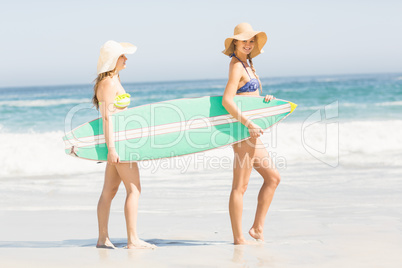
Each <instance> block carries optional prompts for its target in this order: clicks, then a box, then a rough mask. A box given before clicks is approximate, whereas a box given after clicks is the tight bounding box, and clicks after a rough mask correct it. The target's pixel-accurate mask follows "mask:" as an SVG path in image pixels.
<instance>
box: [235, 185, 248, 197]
mask: <svg viewBox="0 0 402 268" xmlns="http://www.w3.org/2000/svg"><path fill="white" fill-rule="evenodd" d="M247 187H248V184H244V185H238V186H236V187H233V188H232V193H235V194H241V195H244V193H245V192H246V190H247Z"/></svg>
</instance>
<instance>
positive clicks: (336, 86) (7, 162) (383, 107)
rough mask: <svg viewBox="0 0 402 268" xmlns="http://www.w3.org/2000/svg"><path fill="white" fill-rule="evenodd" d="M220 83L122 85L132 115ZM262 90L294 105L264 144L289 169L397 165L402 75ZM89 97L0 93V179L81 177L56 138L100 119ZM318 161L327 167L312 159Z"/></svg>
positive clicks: (44, 91) (64, 89) (287, 81)
mask: <svg viewBox="0 0 402 268" xmlns="http://www.w3.org/2000/svg"><path fill="white" fill-rule="evenodd" d="M225 83H226V80H224V79H221V80H202V81H174V82H147V83H124V81H123V86H124V87H125V89H126V91H127V92H128V93H130V94H131V101H132V102H131V106H130V107H133V106H137V105H143V104H148V103H153V102H159V101H164V100H171V99H178V98H190V97H201V96H214V95H222V94H223V91H224V88H225ZM262 83H263V91H264V94H272V95H274V96H275V97H277V98H280V99H285V100H289V101H292V102H294V103H296V104H298V107H297V109H296V110H295V112H294V113H293V114H292V115H291V116H290V117H288V118H287V119H286V120H285V121H283V122H282V123H280V125H279V126H278V129H276V130H275V131H270V132H271V133H268V134H267V136H268V137H265V140H266V141H267V144H268V146H269V145H271V147H275V148H272V149H273V151H275V149H277V150H280V151H281V152H282V156H283V157H286V159H287V161H288V162H289V161H294V162H295V163H298V162H299V161H310V162H311V163H313V164H314V163H315V162H316V163H317V164H319V163H324V164H330V165H332V166H337V165H339V163H342V162H343V164H344V165H353V164H356V165H366V164H367V165H385V166H401V165H402V161H400V160H401V158H400V155H401V154H400V152H401V151H402V138H401V137H402V135H400V134H401V133H402V74H362V75H337V76H311V77H281V78H265V79H262ZM92 94H93V89H92V85H91V84H87V85H65V86H43V87H21V88H19V87H13V88H0V99H1V101H0V142H1V144H2V150H1V151H0V162H1V163H3V164H2V166H3V168H2V169H1V170H0V176H1V177H14V176H38V175H55V174H58V175H63V174H70V173H71V172H73V173H74V172H80V171H82V172H84V171H86V170H87V168H88V165H90V164H87V163H86V164H83V165H82V169H80V168H78V167H77V169H76V170H74V169H70V168H68V167H66V166H65V165H64V164H62V163H66V161H71V159H70V158H69V157H68V156H66V155H64V153H63V149H62V148H63V143H62V140H61V137H62V136H63V135H64V133H65V132H66V131H69V130H71V129H72V128H74V127H77V126H79V125H81V124H83V123H85V122H87V121H90V120H92V119H95V118H97V117H99V112H98V111H96V109H95V108H94V107H93V106H92V104H91V98H92ZM329 114H330V118H328V116H329ZM317 118H318V119H317ZM312 120H313V121H314V122H313V123H311V122H310V121H312ZM278 131H280V135H279V134H278ZM274 132H275V133H274ZM273 139H275V142H274V141H273ZM278 141H282V142H283V145H281V146H279V145H278ZM270 143H271V144H270ZM273 145H275V146H273ZM331 148H332V149H331ZM328 150H332V151H333V152H329V151H328ZM314 151H316V152H314ZM324 151H325V152H324ZM328 153H329V154H331V155H330V156H328ZM216 154H218V155H219V152H216ZM317 154H318V155H317ZM325 154H327V155H325ZM321 156H324V158H325V157H329V158H331V159H332V160H328V161H326V160H325V159H324V161H322V160H323V159H317V158H320V157H321ZM335 158H336V159H335ZM334 159H335V160H334ZM316 160H318V161H316ZM83 162H85V161H83ZM325 162H326V163H325ZM329 162H331V163H329ZM91 164H92V163H91ZM92 165H93V164H92ZM78 166H81V165H80V164H78ZM95 166H96V165H95ZM95 170H98V169H97V168H95Z"/></svg>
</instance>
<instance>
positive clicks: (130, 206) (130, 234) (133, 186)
mask: <svg viewBox="0 0 402 268" xmlns="http://www.w3.org/2000/svg"><path fill="white" fill-rule="evenodd" d="M116 168H117V172H118V173H119V175H120V178H121V179H122V181H123V183H124V186H125V187H126V192H127V197H126V203H125V205H124V215H125V217H126V226H127V248H129V249H131V248H155V247H156V246H155V245H152V244H149V243H147V242H145V241H142V240H140V238H139V237H138V234H137V215H138V200H139V198H140V193H141V184H140V173H139V170H138V165H137V163H124V164H123V163H121V164H118V165H116Z"/></svg>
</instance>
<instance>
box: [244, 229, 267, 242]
mask: <svg viewBox="0 0 402 268" xmlns="http://www.w3.org/2000/svg"><path fill="white" fill-rule="evenodd" d="M248 233H249V234H250V235H251V237H252V238H254V239H255V240H257V241H261V242H263V241H264V234H263V232H262V230H257V229H255V228H251V229H250V231H248Z"/></svg>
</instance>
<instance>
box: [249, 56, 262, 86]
mask: <svg viewBox="0 0 402 268" xmlns="http://www.w3.org/2000/svg"><path fill="white" fill-rule="evenodd" d="M247 59H248V61H249V62H250V67H251V70H252V71H253V74H254V76H255V78H257V80H258V83H259V84H260V90H261V93H262V85H261V81H260V78H259V77H258V75H257V74H256V73H255V68H254V65H253V60H252V59H251V57H250V54H248V55H247Z"/></svg>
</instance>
